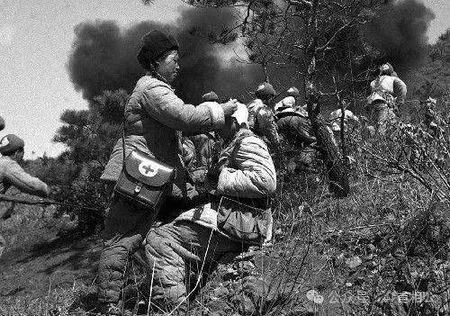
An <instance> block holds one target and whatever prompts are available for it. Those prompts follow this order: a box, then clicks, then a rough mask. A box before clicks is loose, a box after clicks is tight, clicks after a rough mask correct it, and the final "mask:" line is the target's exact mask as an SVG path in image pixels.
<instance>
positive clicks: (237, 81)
mask: <svg viewBox="0 0 450 316" xmlns="http://www.w3.org/2000/svg"><path fill="white" fill-rule="evenodd" d="M234 22H235V21H234V17H233V11H232V10H231V9H223V10H217V9H188V10H185V11H183V12H182V14H181V17H180V19H179V20H178V21H177V23H175V24H174V25H163V24H158V23H153V22H150V21H149V22H142V23H139V24H136V25H134V26H132V27H131V28H128V29H125V30H124V29H121V28H120V27H119V26H118V25H117V24H116V23H115V22H113V21H96V22H86V23H81V24H79V25H78V26H77V27H76V28H75V41H74V43H73V47H72V51H71V54H70V56H69V61H68V64H67V67H68V71H69V74H70V78H71V80H72V82H73V83H74V85H75V88H76V89H77V90H78V91H81V92H82V94H83V97H84V98H85V99H87V100H92V99H93V97H95V96H96V95H99V94H101V93H102V92H103V91H104V90H116V89H120V88H122V89H125V90H126V91H128V92H131V91H132V89H133V88H134V85H135V84H136V81H137V80H138V79H139V78H140V77H141V76H142V75H143V74H144V73H145V70H144V69H143V68H142V67H141V66H140V65H139V63H138V62H137V60H136V54H137V52H138V49H139V46H140V41H141V38H142V36H143V35H144V34H145V33H147V32H149V31H151V30H153V29H160V30H164V31H167V32H171V33H172V34H174V36H175V37H176V38H177V39H178V41H179V44H180V56H181V58H180V67H181V71H180V73H179V76H178V79H177V81H176V83H175V88H176V91H177V94H178V95H179V96H180V97H181V98H182V99H183V100H184V101H186V102H192V103H194V104H196V103H199V102H200V98H201V95H202V94H204V93H206V92H208V91H210V90H214V91H216V93H218V95H219V96H220V97H221V99H226V98H229V97H245V96H247V98H248V94H247V91H253V90H254V88H255V87H256V86H257V84H258V83H259V82H260V81H262V80H263V79H264V77H263V74H262V71H261V69H260V68H259V67H258V66H255V65H248V64H243V63H239V62H236V61H233V60H230V54H226V53H225V52H226V51H228V52H229V51H230V49H229V48H226V47H225V46H224V45H222V44H214V45H213V44H211V41H210V39H211V36H212V34H214V33H220V32H221V31H222V30H223V29H225V28H227V27H231V26H232V25H233V24H234ZM196 30H198V32H197V31H196ZM200 30H201V31H200ZM197 33H200V34H201V35H203V36H199V34H197ZM208 36H209V38H208Z"/></svg>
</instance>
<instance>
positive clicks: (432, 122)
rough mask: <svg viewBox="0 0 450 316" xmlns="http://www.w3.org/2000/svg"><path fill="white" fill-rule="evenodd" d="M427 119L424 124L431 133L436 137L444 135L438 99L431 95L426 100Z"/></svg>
mask: <svg viewBox="0 0 450 316" xmlns="http://www.w3.org/2000/svg"><path fill="white" fill-rule="evenodd" d="M424 105H425V119H424V121H423V124H424V125H425V127H426V128H427V130H428V131H429V133H430V134H431V135H433V136H434V137H439V136H440V135H442V132H443V129H442V127H441V126H442V125H443V124H442V123H443V121H444V120H443V119H442V117H441V116H440V115H439V113H438V112H437V111H436V99H433V98H431V97H429V98H428V99H427V100H426V101H425V102H424Z"/></svg>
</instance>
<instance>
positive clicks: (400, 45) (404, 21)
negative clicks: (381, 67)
mask: <svg viewBox="0 0 450 316" xmlns="http://www.w3.org/2000/svg"><path fill="white" fill-rule="evenodd" d="M390 2H391V3H390V4H388V5H387V6H386V7H385V8H384V9H383V10H382V11H381V12H380V15H379V17H378V18H376V19H375V20H374V21H373V22H372V23H370V24H368V25H367V27H366V28H365V35H366V38H367V39H368V41H369V43H370V44H371V45H372V46H373V47H375V48H376V49H377V50H378V51H379V52H380V55H379V56H378V61H379V62H386V61H388V62H391V63H392V64H393V65H394V68H395V69H396V70H399V71H400V72H403V73H404V72H407V71H409V70H411V69H413V68H414V67H416V66H418V65H419V64H420V63H421V62H422V61H423V59H424V57H425V56H426V53H427V48H426V47H427V36H426V33H427V29H428V26H429V23H430V22H431V21H432V20H433V18H434V14H433V12H432V11H431V10H430V9H428V8H427V7H426V6H425V5H424V4H423V3H421V2H419V1H418V0H403V1H390Z"/></svg>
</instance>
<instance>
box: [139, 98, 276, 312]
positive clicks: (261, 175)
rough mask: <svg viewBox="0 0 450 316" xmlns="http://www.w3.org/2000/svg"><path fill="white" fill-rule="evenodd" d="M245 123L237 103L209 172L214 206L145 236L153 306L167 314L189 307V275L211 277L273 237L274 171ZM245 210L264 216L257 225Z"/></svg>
mask: <svg viewBox="0 0 450 316" xmlns="http://www.w3.org/2000/svg"><path fill="white" fill-rule="evenodd" d="M247 118H248V110H247V108H246V106H245V105H244V104H239V105H238V110H237V111H236V112H235V114H233V117H232V118H226V125H225V127H224V128H223V129H222V130H221V131H220V135H221V136H222V137H223V138H224V141H225V148H224V150H223V151H222V153H221V155H220V158H219V162H218V164H217V165H216V166H214V168H212V170H211V172H210V179H211V183H213V186H212V187H213V188H214V190H213V192H214V197H213V198H212V202H211V203H207V204H205V205H203V206H201V207H197V208H195V209H191V210H188V211H186V212H184V213H182V214H180V215H179V216H178V217H177V218H176V219H175V220H174V221H173V222H170V223H168V224H166V225H162V226H159V227H157V228H155V229H153V230H151V231H150V232H149V233H148V235H147V238H146V245H145V251H146V256H147V259H148V260H149V266H150V267H153V271H152V272H151V273H152V275H153V276H154V278H153V280H154V281H153V289H152V304H155V305H157V306H158V307H159V308H161V309H162V310H163V311H167V309H175V308H177V309H178V311H180V312H181V311H182V310H183V307H184V306H185V305H187V302H188V299H190V297H189V296H190V294H192V292H195V291H194V290H195V289H196V287H197V286H198V285H199V284H197V283H196V284H189V280H190V278H189V276H190V274H197V275H198V274H200V273H202V272H203V273H210V272H212V271H211V270H212V269H214V267H215V265H216V264H217V262H218V260H220V258H222V256H225V255H230V254H231V255H232V254H234V255H237V254H239V252H241V251H243V249H246V248H247V246H248V245H249V244H252V243H253V242H255V243H257V244H261V243H263V242H265V241H268V240H270V238H271V236H272V214H271V209H270V202H269V199H270V197H271V196H272V195H273V193H274V192H275V190H276V173H275V167H274V165H273V161H272V158H271V156H270V154H269V152H268V150H267V146H266V144H265V143H264V142H263V141H262V140H261V139H260V138H259V137H257V136H255V134H253V132H251V131H250V130H249V129H248V123H247ZM247 206H250V207H251V208H252V213H254V214H255V213H256V212H257V210H259V211H260V213H259V214H260V215H261V218H260V219H258V220H257V221H258V222H257V223H256V222H254V219H253V218H252V219H251V218H250V217H251V216H248V214H247V215H246V217H245V218H242V217H240V215H243V214H241V213H240V211H241V210H248V209H246V207H247ZM227 212H231V213H230V214H227ZM235 219H237V220H236V221H235ZM239 219H240V221H239ZM239 224H241V225H242V224H243V226H245V227H246V228H247V230H248V228H249V227H258V229H257V231H258V232H256V230H255V231H253V233H252V234H251V235H252V236H250V235H248V233H249V232H248V231H247V230H246V229H245V228H244V227H241V226H239ZM253 225H256V226H253ZM202 266H203V267H204V269H203V270H202V269H200V267H202ZM198 280H201V279H198ZM197 282H198V281H197Z"/></svg>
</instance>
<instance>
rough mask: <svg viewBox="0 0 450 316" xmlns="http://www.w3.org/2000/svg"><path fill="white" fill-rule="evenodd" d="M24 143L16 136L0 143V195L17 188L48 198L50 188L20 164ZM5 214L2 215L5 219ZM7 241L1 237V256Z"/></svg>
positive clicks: (10, 135)
mask: <svg viewBox="0 0 450 316" xmlns="http://www.w3.org/2000/svg"><path fill="white" fill-rule="evenodd" d="M24 147H25V143H24V141H23V140H22V139H21V138H19V137H18V136H16V135H13V134H9V135H6V136H4V137H3V138H2V139H1V141H0V154H1V156H0V193H1V194H5V193H6V191H7V190H8V189H9V188H10V187H11V186H15V187H16V188H17V189H19V190H20V191H22V192H25V193H28V194H33V195H37V196H41V197H46V196H48V194H49V193H50V190H49V188H48V186H47V185H46V184H45V183H44V182H42V181H41V180H39V179H38V178H35V177H32V176H31V175H29V174H28V173H26V172H25V170H23V169H22V167H21V166H20V165H19V163H20V162H21V161H22V159H23V153H24V151H23V149H24ZM4 216H5V214H2V218H4ZM4 245H5V240H4V239H3V237H2V236H1V235H0V256H1V254H2V252H3V250H4Z"/></svg>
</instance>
